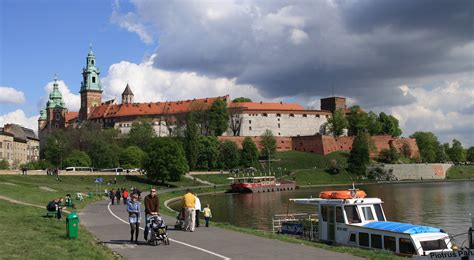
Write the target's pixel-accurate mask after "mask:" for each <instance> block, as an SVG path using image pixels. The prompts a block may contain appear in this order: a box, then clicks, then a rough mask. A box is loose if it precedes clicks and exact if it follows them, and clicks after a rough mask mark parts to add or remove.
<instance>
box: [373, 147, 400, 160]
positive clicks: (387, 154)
mask: <svg viewBox="0 0 474 260" xmlns="http://www.w3.org/2000/svg"><path fill="white" fill-rule="evenodd" d="M399 158H400V154H399V153H398V151H397V149H396V148H395V147H393V146H391V147H390V149H383V150H382V151H380V155H379V158H378V159H379V161H381V162H384V163H395V162H397V161H398V159H399Z"/></svg>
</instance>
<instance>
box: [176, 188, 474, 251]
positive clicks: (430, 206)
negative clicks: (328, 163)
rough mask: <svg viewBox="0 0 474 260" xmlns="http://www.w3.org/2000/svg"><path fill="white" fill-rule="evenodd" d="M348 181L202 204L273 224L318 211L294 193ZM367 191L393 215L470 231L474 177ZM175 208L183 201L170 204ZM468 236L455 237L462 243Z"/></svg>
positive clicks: (216, 197) (244, 220)
mask: <svg viewBox="0 0 474 260" xmlns="http://www.w3.org/2000/svg"><path fill="white" fill-rule="evenodd" d="M348 188H350V186H338V187H334V186H333V187H330V186H327V187H317V188H304V189H299V190H295V191H286V192H270V193H249V194H222V193H216V194H212V195H203V196H200V199H201V203H202V205H203V207H204V205H205V204H206V203H209V204H210V205H211V209H212V214H213V220H214V221H219V222H228V223H230V224H233V225H236V226H241V227H247V228H255V229H261V230H271V228H272V217H273V215H274V214H286V213H287V212H288V213H307V212H312V213H314V212H315V211H316V209H314V208H313V207H311V206H307V205H296V204H294V203H292V202H289V199H290V198H309V197H311V196H313V197H317V196H318V195H319V192H320V191H323V190H335V189H337V190H344V189H348ZM357 188H359V189H362V190H365V192H366V193H367V194H368V196H369V197H379V198H381V199H382V200H383V202H384V204H383V207H384V210H385V215H386V216H387V220H389V221H399V222H408V223H412V224H421V225H429V226H435V227H440V228H442V229H444V230H445V231H447V232H448V233H449V234H450V235H455V234H460V233H464V232H466V231H467V229H468V228H469V227H470V226H471V217H470V215H469V214H470V213H472V214H473V215H474V181H463V182H425V183H391V184H371V185H360V186H358V187H357ZM170 206H171V207H172V208H174V209H177V208H179V207H180V203H173V204H171V205H170ZM464 239H465V236H461V237H460V238H459V239H458V240H457V242H458V244H462V242H463V241H462V240H464Z"/></svg>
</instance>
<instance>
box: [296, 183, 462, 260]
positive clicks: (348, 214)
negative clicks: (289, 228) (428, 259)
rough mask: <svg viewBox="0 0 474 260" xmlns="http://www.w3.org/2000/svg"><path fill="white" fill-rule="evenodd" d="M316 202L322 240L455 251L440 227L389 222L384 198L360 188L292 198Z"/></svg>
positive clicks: (406, 250)
mask: <svg viewBox="0 0 474 260" xmlns="http://www.w3.org/2000/svg"><path fill="white" fill-rule="evenodd" d="M291 200H292V201H294V202H295V203H298V204H310V205H315V206H316V208H317V211H318V216H319V224H318V230H319V240H320V241H323V242H330V243H337V244H341V245H348V246H356V247H362V248H373V249H382V250H388V251H392V252H394V253H396V254H399V255H420V256H422V255H429V254H430V253H439V252H450V251H452V246H453V245H452V242H451V239H450V237H449V235H448V234H447V233H446V232H444V231H443V230H442V229H440V228H436V227H430V226H423V225H414V224H408V223H400V222H393V221H387V219H386V217H385V213H384V211H383V208H382V203H383V202H382V200H381V199H379V198H368V197H366V194H365V192H363V191H361V190H357V189H355V188H354V189H350V190H347V191H325V192H321V193H320V196H319V198H303V199H291Z"/></svg>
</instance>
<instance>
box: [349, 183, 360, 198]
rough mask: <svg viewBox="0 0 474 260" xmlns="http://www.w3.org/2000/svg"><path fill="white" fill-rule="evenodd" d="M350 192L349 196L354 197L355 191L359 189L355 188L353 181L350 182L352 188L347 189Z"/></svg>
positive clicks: (355, 195)
mask: <svg viewBox="0 0 474 260" xmlns="http://www.w3.org/2000/svg"><path fill="white" fill-rule="evenodd" d="M349 190H350V192H351V197H352V198H356V197H357V191H358V190H359V189H356V187H355V184H354V182H352V189H349Z"/></svg>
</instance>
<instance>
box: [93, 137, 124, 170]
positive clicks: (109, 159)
mask: <svg viewBox="0 0 474 260" xmlns="http://www.w3.org/2000/svg"><path fill="white" fill-rule="evenodd" d="M89 155H90V157H91V159H92V166H93V167H95V168H115V167H118V166H119V155H120V147H119V146H118V145H117V144H113V143H107V142H106V141H104V140H98V141H97V142H95V143H94V144H93V146H92V151H91V152H90V154H89Z"/></svg>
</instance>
